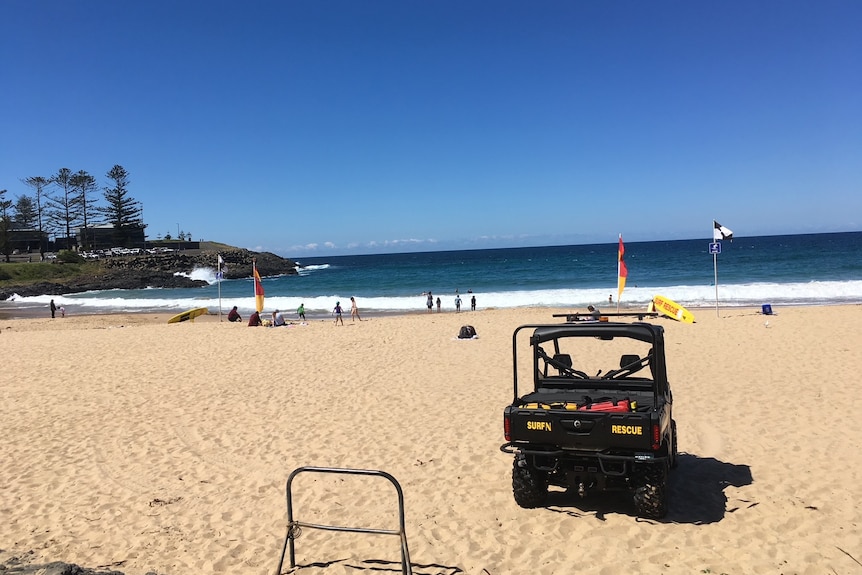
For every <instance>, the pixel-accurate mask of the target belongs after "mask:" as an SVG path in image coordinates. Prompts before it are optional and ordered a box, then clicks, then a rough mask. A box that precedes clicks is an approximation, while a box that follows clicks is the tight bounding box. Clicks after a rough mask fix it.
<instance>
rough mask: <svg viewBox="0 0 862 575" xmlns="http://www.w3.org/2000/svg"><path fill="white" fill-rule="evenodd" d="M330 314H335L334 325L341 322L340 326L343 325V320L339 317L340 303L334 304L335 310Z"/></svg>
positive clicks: (340, 311)
mask: <svg viewBox="0 0 862 575" xmlns="http://www.w3.org/2000/svg"><path fill="white" fill-rule="evenodd" d="M332 313H334V314H335V325H338V322H339V321H340V322H341V325H344V319H343V318H342V317H341V313H342V309H341V302H340V301H337V302H335V308H334V309H333V310H332Z"/></svg>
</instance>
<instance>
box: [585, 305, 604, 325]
mask: <svg viewBox="0 0 862 575" xmlns="http://www.w3.org/2000/svg"><path fill="white" fill-rule="evenodd" d="M587 310H588V311H589V312H590V316H591V317H592V318H593V319H594V320H596V321H598V320H600V319H602V312H600V311H599V309H598V308H597V307H596V306H593V305H588V306H587Z"/></svg>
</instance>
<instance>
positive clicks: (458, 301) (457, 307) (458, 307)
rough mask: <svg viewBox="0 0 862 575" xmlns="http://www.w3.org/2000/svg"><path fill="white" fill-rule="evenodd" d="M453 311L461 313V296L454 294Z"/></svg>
mask: <svg viewBox="0 0 862 575" xmlns="http://www.w3.org/2000/svg"><path fill="white" fill-rule="evenodd" d="M455 313H461V296H459V295H458V294H457V293H456V294H455Z"/></svg>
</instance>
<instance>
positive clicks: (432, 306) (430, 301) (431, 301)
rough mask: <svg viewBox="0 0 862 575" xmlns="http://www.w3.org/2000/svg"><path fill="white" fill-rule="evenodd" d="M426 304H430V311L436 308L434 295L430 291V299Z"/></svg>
mask: <svg viewBox="0 0 862 575" xmlns="http://www.w3.org/2000/svg"><path fill="white" fill-rule="evenodd" d="M426 305H427V306H428V311H429V312H431V310H432V309H433V308H434V296H433V295H431V292H430V291H429V292H428V301H427V302H426Z"/></svg>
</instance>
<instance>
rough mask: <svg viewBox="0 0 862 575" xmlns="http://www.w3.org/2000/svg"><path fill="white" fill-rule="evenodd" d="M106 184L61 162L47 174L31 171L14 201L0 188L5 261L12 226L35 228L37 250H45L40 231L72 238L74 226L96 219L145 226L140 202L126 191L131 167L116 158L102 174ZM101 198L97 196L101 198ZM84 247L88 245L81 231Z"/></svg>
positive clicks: (121, 226)
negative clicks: (105, 172) (25, 187)
mask: <svg viewBox="0 0 862 575" xmlns="http://www.w3.org/2000/svg"><path fill="white" fill-rule="evenodd" d="M105 176H106V177H107V179H108V185H106V186H103V187H102V189H101V192H102V193H101V198H100V197H99V194H98V192H99V185H98V183H97V181H96V178H95V177H94V176H92V175H91V174H89V173H88V172H87V171H85V170H80V171H78V172H72V170H70V169H69V168H60V169H59V170H58V171H57V173H56V174H54V175H53V176H50V177H47V178H46V177H43V176H31V177H29V178H22V179H21V182H22V183H23V184H24V185H25V186H27V187H28V188H29V189H30V190H31V192H32V193H31V194H30V195H27V194H22V195H20V196H18V197H17V198H16V200H15V201H14V202H13V201H12V200H11V199H7V198H6V194H7V191H8V190H5V189H3V190H0V251H2V253H3V254H4V255H5V256H6V261H7V262H8V261H9V255H10V252H11V242H10V239H9V236H10V234H9V232H10V231H12V230H15V229H20V230H38V232H39V238H40V241H39V252H40V254H42V255H44V250H45V246H44V244H43V242H42V241H41V238H42V237H43V235H44V234H46V233H49V234H54V235H55V236H65V237H66V238H68V239H69V241H74V242H75V243H77V240H76V239H74V234H73V233H72V230H77V229H78V228H84V229H85V230H86V229H87V228H89V227H93V226H96V225H104V224H108V225H111V226H112V227H113V228H115V229H117V230H122V229H124V228H130V227H144V220H143V205H142V204H141V203H140V202H138V201H137V200H135V198H133V197H132V196H131V194H130V193H129V184H130V180H129V173H128V172H127V171H126V169H125V168H123V166H120V165H119V164H117V165H115V166H114V167H113V168H111V169H110V170H108V173H107V174H105ZM100 199H101V200H102V201H101V202H99V200H100ZM82 239H83V243H84V245H83V246H81V247H82V248H84V249H86V248H88V247H90V246H89V245H87V244H88V242H87V238H86V232H85V234H84V238H82Z"/></svg>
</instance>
